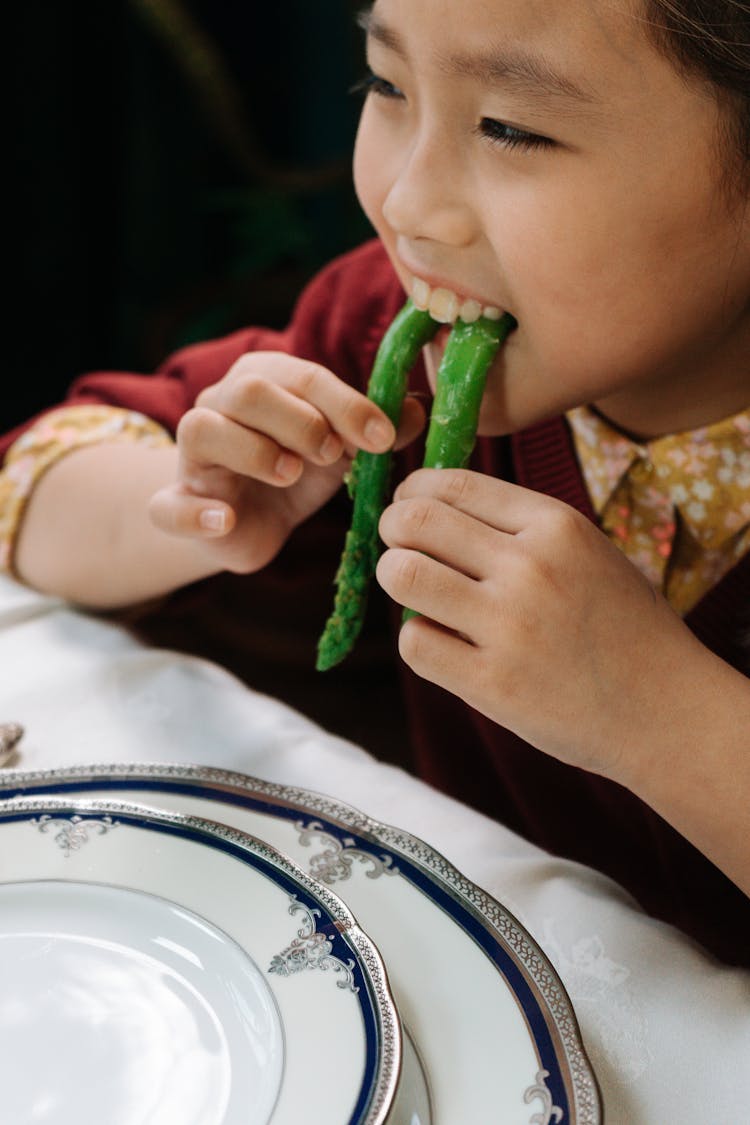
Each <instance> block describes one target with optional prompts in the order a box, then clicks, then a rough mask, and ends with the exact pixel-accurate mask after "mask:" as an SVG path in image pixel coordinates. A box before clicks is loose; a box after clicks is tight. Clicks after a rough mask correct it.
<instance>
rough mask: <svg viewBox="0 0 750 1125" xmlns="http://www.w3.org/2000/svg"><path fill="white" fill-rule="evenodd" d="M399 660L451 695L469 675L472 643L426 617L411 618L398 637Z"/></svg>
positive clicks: (472, 653)
mask: <svg viewBox="0 0 750 1125" xmlns="http://www.w3.org/2000/svg"><path fill="white" fill-rule="evenodd" d="M398 650H399V654H400V656H401V659H402V660H403V661H404V663H405V664H407V665H408V666H409V668H411V670H412V671H413V672H415V673H416V674H417V675H418V676H421V677H422V678H423V679H425V680H429V681H430V682H431V683H433V684H436V685H437V686H438V687H441V688H445V689H446V690H447V691H450V692H453V693H454V694H461V693H460V692H458V691H457V690H456V689H457V687H458V686H459V685H460V684H461V683H462V682H466V679H467V676H468V677H469V678H470V677H471V662H472V656H473V655H474V651H475V650H474V646H473V645H472V644H471V643H470V642H469V641H467V640H466V639H465V638H464V637H461V636H458V635H457V634H456V633H451V632H449V631H447V630H446V629H444V628H442V626H440V625H438V624H436V622H434V621H431V620H430V619H429V618H428V617H413V618H411V619H410V620H409V621H407V622H406V624H405V625H403V626H402V628H401V632H400V633H399V637H398Z"/></svg>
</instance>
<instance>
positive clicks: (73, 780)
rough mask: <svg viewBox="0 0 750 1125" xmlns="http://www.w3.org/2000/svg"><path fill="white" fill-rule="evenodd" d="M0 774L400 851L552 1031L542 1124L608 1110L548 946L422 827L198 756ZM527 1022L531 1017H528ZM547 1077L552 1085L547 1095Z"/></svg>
mask: <svg viewBox="0 0 750 1125" xmlns="http://www.w3.org/2000/svg"><path fill="white" fill-rule="evenodd" d="M2 783H3V784H2V785H1V786H0V798H2V797H10V796H12V795H18V794H22V793H25V792H28V791H29V790H32V791H34V790H40V789H43V790H45V791H48V792H50V793H53V792H64V791H66V790H70V789H76V788H78V787H81V786H82V787H84V789H85V788H90V789H95V788H101V787H102V786H105V787H106V788H107V789H115V790H116V789H117V788H121V789H126V788H128V787H136V788H138V789H139V791H140V790H142V791H143V792H147V793H158V792H159V791H160V790H161V791H163V792H174V793H183V794H186V795H189V796H198V797H200V796H204V797H205V798H206V799H209V800H215V801H219V802H224V803H226V804H229V805H231V804H240V805H245V806H246V807H251V806H258V807H259V811H266V812H267V813H268V814H269V815H273V814H276V815H283V813H284V811H286V812H287V814H288V815H289V818H290V819H291V818H292V816H293V815H294V814H296V813H301V814H305V815H308V816H314V817H317V818H318V820H321V819H322V820H324V821H325V822H326V824H325V825H324V827H328V828H333V829H338V830H340V831H342V832H345V833H347V834H348V835H349V836H351V837H355V838H356V839H355V840H354V843H355V844H365V845H367V844H369V845H371V846H373V847H374V848H375V849H376V850H377V855H378V856H380V857H382V856H383V852H384V851H386V852H389V853H392V854H391V859H390V860H389V859H388V857H386V862H392V859H393V858H394V857H398V859H399V865H400V872H399V873H400V874H402V875H404V876H406V874H407V872H406V870H405V867H404V865H405V863H406V864H407V865H408V867H409V868H411V875H412V878H411V879H410V881H412V882H414V883H415V885H417V887H418V889H419V890H420V891H421V892H422V893H423V894H425V895H426V896H427V897H428V898H430V899H431V900H432V901H433V903H435V904H436V905H438V906H439V907H440V908H441V909H443V910H444V911H446V913H449V914H451V915H452V916H453V918H454V921H456V922H457V923H458V924H459V925H460V926H461V927H462V928H463V929H464V931H465V932H466V933H467V935H468V936H469V938H471V939H472V940H473V941H474V942H475V943H476V944H477V945H478V946H479V947H480V949H481V950H482V952H483V953H484V954H485V955H486V956H487V958H488V959H489V960H490V961H491V962H492V963H493V964H494V966H495V968H496V969H497V970H498V971H500V972H503V968H502V967H501V966H502V965H503V963H504V962H503V960H502V959H503V958H505V959H506V960H507V963H508V964H509V965H510V966H511V969H513V968H515V970H516V980H515V981H514V982H511V981H509V985H510V987H511V988H512V989H513V991H514V992H515V993H516V999H517V1001H518V1002H519V1003H521V1006H522V1007H523V1003H522V1001H520V1000H519V996H518V990H520V989H525V990H527V992H528V993H529V994H530V995H531V997H532V1001H533V1003H534V1004H536V1006H537V1014H538V1016H540V1017H541V1019H542V1020H543V1022H544V1025H545V1027H544V1029H543V1033H544V1034H546V1035H548V1036H549V1040H550V1044H549V1048H548V1051H547V1060H546V1062H545V1060H544V1058H542V1063H543V1065H542V1069H541V1072H540V1076H539V1077H540V1079H541V1081H542V1086H543V1087H544V1098H545V1100H547V1101H549V1104H550V1105H551V1106H552V1107H553V1115H552V1116H547V1115H545V1117H544V1118H543V1120H544V1121H545V1125H546V1122H549V1121H552V1120H567V1121H568V1122H569V1123H570V1125H602V1122H603V1120H604V1113H603V1106H602V1098H601V1092H600V1088H599V1085H598V1082H597V1079H596V1075H595V1073H594V1070H593V1067H592V1065H591V1062H590V1060H589V1058H588V1056H587V1054H586V1051H585V1048H584V1045H583V1040H582V1036H581V1031H580V1027H579V1024H578V1020H577V1017H576V1015H575V1011H574V1009H573V1005H572V1002H571V1000H570V997H569V996H568V994H567V991H566V990H565V987H564V985H563V983H562V981H561V980H560V977H559V975H558V973H557V971H556V970H555V968H554V966H553V965H552V963H551V962H550V960H549V959H548V957H547V955H546V954H545V953H544V951H543V950H542V949H541V947H540V946H539V945H538V944H537V942H536V941H535V940H534V938H533V937H532V936H531V935H530V934H529V933H528V931H527V930H526V929H525V927H524V926H523V925H522V924H521V923H520V922H519V921H518V919H517V918H515V916H514V915H513V914H512V913H511V912H510V911H509V910H508V909H507V908H506V907H505V906H503V905H502V903H500V902H499V901H498V900H497V899H495V898H494V897H493V896H492V895H490V894H489V893H488V892H487V891H485V890H483V889H482V888H481V887H479V886H478V885H477V884H476V883H474V882H472V881H471V880H470V879H468V878H467V877H466V876H465V875H463V873H462V872H461V871H459V869H458V868H456V867H455V866H454V865H453V864H452V863H451V862H450V861H449V860H448V859H446V858H445V856H444V855H442V854H441V853H440V852H439V851H437V849H435V848H433V847H432V846H431V845H429V844H427V843H426V842H425V841H424V840H422V839H420V838H419V837H418V836H415V835H413V834H412V833H410V832H408V831H406V830H404V829H401V828H398V827H396V826H393V825H389V824H387V823H385V822H383V821H380V820H377V819H376V818H374V817H371V816H369V815H368V814H367V813H364V812H362V811H361V810H359V809H357V808H356V807H354V806H352V805H348V804H346V803H345V802H343V801H340V800H338V799H337V798H333V797H330V796H328V795H326V794H323V793H319V792H315V791H313V790H310V789H303V788H300V787H295V786H290V785H284V784H281V783H277V782H271V781H265V780H263V779H261V778H257V777H253V776H252V775H249V774H245V773H240V772H238V771H233V770H224V769H217V768H215V767H210V766H201V765H197V764H189V763H186V764H176V765H169V764H165V763H163V762H119V763H106V762H104V763H92V764H86V765H79V766H68V767H64V768H61V769H48V770H28V771H25V770H15V771H7V772H4V773H3V775H2ZM201 791H202V792H201ZM263 806H268V807H267V808H264V807H263ZM506 975H507V974H506ZM524 1010H525V1009H524ZM530 1022H531V1024H533V1022H534V1021H533V1018H532V1020H531V1021H530ZM539 1033H540V1029H539V1024H538V1021H537V1024H536V1027H535V1030H534V1033H533V1037H534V1040H535V1042H536V1043H537V1046H538V1042H537V1037H538V1035H539ZM540 1054H541V1052H540ZM550 1063H551V1066H550V1065H548V1064H550ZM555 1068H557V1084H556V1085H555ZM547 1086H549V1087H550V1088H551V1090H552V1097H551V1099H550V1098H549V1094H548V1090H547ZM529 1093H530V1094H531V1093H532V1091H530V1092H529ZM561 1102H562V1104H563V1106H564V1107H565V1106H566V1105H567V1107H568V1114H567V1116H566V1115H565V1114H564V1113H563V1112H562V1111H560V1114H561V1115H560V1117H559V1118H558V1117H557V1116H555V1114H554V1110H555V1109H556V1107H557V1106H558V1105H559V1104H561ZM535 1120H536V1119H535Z"/></svg>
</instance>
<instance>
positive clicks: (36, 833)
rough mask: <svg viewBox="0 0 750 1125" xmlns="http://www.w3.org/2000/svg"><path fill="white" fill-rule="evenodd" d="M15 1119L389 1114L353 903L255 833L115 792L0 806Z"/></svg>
mask: <svg viewBox="0 0 750 1125" xmlns="http://www.w3.org/2000/svg"><path fill="white" fill-rule="evenodd" d="M0 1043H2V1048H1V1049H0V1098H1V1099H2V1119H3V1120H4V1121H8V1122H11V1121H12V1122H13V1125H27V1123H28V1125H32V1123H33V1125H37V1123H45V1122H50V1123H52V1122H54V1125H80V1123H81V1122H92V1123H93V1122H94V1121H97V1122H99V1121H102V1122H106V1125H135V1123H141V1122H154V1123H155V1125H156V1123H158V1125H267V1123H269V1122H273V1125H299V1123H300V1122H301V1121H311V1122H312V1121H315V1122H324V1121H325V1122H326V1123H328V1122H330V1123H331V1125H354V1123H355V1122H356V1123H357V1125H365V1123H367V1125H382V1123H383V1122H384V1121H385V1119H386V1117H387V1116H388V1111H389V1109H390V1107H391V1106H392V1104H393V1099H394V1096H395V1091H396V1084H397V1080H398V1071H399V1065H400V1031H399V1025H398V1018H397V1015H396V1010H395V1007H394V1004H393V1000H392V997H391V996H390V992H389V988H388V984H387V980H386V975H385V970H384V968H383V964H382V961H381V959H380V956H379V954H378V952H377V950H376V949H375V947H374V945H373V944H372V942H371V941H370V939H369V938H368V937H367V936H366V935H365V934H364V933H363V932H362V931H361V930H360V929H359V927H358V926H357V925H356V923H355V920H354V918H353V916H352V914H351V912H350V911H349V910H348V909H347V907H346V906H345V905H344V904H343V903H342V902H341V900H340V899H339V898H338V897H337V896H336V895H334V894H333V893H332V892H331V891H329V890H328V888H326V887H324V886H322V885H320V884H318V883H317V882H316V881H315V880H314V879H313V878H311V877H310V876H309V875H307V874H306V873H305V872H304V871H302V870H301V869H299V868H298V867H297V866H296V865H295V864H293V863H292V862H291V861H290V860H289V859H287V858H286V857H285V856H282V855H281V854H280V853H279V852H277V851H276V850H275V849H274V848H272V847H270V846H269V845H268V844H266V843H264V842H262V841H260V840H256V839H254V838H253V837H252V836H250V835H248V834H247V833H245V832H241V831H238V830H237V829H234V828H230V827H226V826H224V825H221V824H216V823H212V822H211V821H209V820H206V819H204V818H199V817H189V816H183V815H179V814H175V813H169V812H155V811H153V810H151V809H148V808H145V807H143V806H141V805H137V804H132V803H126V802H122V801H111V800H107V801H96V800H90V799H89V800H70V799H66V798H50V797H44V796H38V797H29V798H21V799H18V800H11V801H5V802H0Z"/></svg>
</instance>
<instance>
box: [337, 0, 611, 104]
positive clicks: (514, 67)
mask: <svg viewBox="0 0 750 1125" xmlns="http://www.w3.org/2000/svg"><path fill="white" fill-rule="evenodd" d="M357 23H358V24H359V26H360V27H361V28H362V29H363V30H364V31H365V32H366V33H367V35H368V37H369V38H370V39H372V40H374V41H375V42H376V43H380V44H381V46H383V47H386V48H388V49H389V50H391V51H393V52H394V53H395V54H397V55H399V56H400V57H401V58H402V59H406V48H405V47H404V44H403V42H402V40H401V38H400V36H399V35H398V33H397V32H395V31H394V30H393V29H392V28H390V27H388V25H387V24H384V23H383V22H382V20H380V19H379V18H378V17H377V16H375V15H374V14H373V12H372V9H371V8H365V9H364V10H363V11H361V12H360V13H359V15H358V16H357ZM437 63H438V66H439V67H440V69H441V70H442V71H443V72H444V73H445V74H449V75H451V76H457V77H462V78H473V79H475V80H476V81H477V82H480V83H481V84H482V85H484V86H506V87H508V88H509V89H511V90H515V91H516V92H517V93H519V94H524V95H525V96H527V97H538V98H540V99H541V98H554V99H558V100H559V99H564V100H566V101H569V102H584V103H589V104H591V103H593V102H595V101H596V100H597V99H596V97H595V95H594V94H593V92H592V91H590V90H586V89H585V88H584V87H583V86H580V85H578V84H577V83H576V82H574V81H573V80H572V79H571V78H568V77H566V76H565V75H564V74H560V73H559V72H558V71H557V70H555V68H554V67H553V66H552V64H551V63H550V62H549V61H548V60H547V59H545V58H544V57H543V56H542V55H531V54H528V53H527V52H519V51H514V50H510V49H506V48H499V49H496V50H493V51H490V52H487V53H486V54H478V55H473V54H462V53H458V54H442V53H441V54H439V55H438V56H437Z"/></svg>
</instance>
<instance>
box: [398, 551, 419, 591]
mask: <svg viewBox="0 0 750 1125" xmlns="http://www.w3.org/2000/svg"><path fill="white" fill-rule="evenodd" d="M419 571H420V557H419V555H417V554H415V553H414V552H413V551H403V552H400V553H399V557H398V559H397V562H396V567H395V579H396V584H397V587H398V589H399V591H401V592H402V593H403V594H405V595H406V596H407V597H408V595H409V594H410V593H411V592H412V590H414V589H415V587H416V586H417V585H418V584H419Z"/></svg>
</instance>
